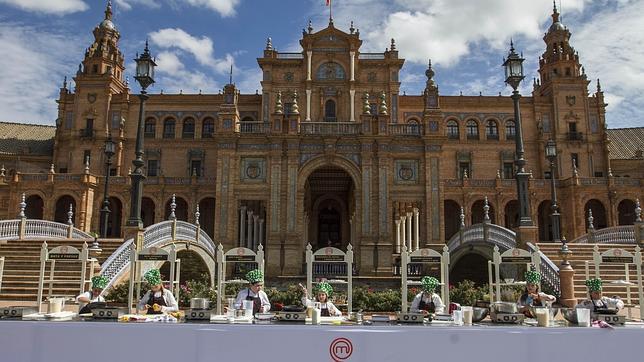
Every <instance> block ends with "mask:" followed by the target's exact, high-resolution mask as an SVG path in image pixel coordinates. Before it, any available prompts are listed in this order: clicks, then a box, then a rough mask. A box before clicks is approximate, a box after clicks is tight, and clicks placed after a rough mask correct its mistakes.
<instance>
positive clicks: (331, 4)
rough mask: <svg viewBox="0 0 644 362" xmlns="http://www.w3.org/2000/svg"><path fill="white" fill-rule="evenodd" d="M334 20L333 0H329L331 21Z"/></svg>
mask: <svg viewBox="0 0 644 362" xmlns="http://www.w3.org/2000/svg"><path fill="white" fill-rule="evenodd" d="M332 22H333V0H329V23H332Z"/></svg>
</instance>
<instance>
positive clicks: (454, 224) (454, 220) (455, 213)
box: [443, 200, 461, 240]
mask: <svg viewBox="0 0 644 362" xmlns="http://www.w3.org/2000/svg"><path fill="white" fill-rule="evenodd" d="M443 210H444V211H443V212H444V215H445V217H444V218H443V224H444V226H445V240H449V239H450V238H451V237H452V236H454V234H456V233H457V232H458V230H459V229H460V227H461V205H459V204H458V203H457V202H456V201H453V200H445V201H444V202H443Z"/></svg>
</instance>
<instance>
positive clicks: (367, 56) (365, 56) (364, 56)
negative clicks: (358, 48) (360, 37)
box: [358, 53, 385, 60]
mask: <svg viewBox="0 0 644 362" xmlns="http://www.w3.org/2000/svg"><path fill="white" fill-rule="evenodd" d="M358 59H360V60H382V59H385V54H384V53H360V54H358Z"/></svg>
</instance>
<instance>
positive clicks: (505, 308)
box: [491, 302, 518, 314]
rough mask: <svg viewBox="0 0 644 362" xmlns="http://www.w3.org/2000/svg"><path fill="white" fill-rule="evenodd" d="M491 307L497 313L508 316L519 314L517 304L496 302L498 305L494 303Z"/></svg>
mask: <svg viewBox="0 0 644 362" xmlns="http://www.w3.org/2000/svg"><path fill="white" fill-rule="evenodd" d="M491 306H492V309H494V311H495V312H496V313H506V314H514V313H518V308H517V304H516V303H512V302H496V303H492V305H491Z"/></svg>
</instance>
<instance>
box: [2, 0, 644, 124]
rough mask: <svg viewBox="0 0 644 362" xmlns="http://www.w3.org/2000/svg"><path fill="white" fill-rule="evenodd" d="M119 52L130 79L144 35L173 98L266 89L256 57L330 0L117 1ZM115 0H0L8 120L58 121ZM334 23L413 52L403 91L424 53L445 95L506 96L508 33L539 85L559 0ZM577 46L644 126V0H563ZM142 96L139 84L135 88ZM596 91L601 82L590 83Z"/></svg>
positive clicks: (415, 86) (452, 4) (624, 110)
mask: <svg viewBox="0 0 644 362" xmlns="http://www.w3.org/2000/svg"><path fill="white" fill-rule="evenodd" d="M113 1H114V4H113V6H114V12H115V15H114V22H115V23H116V26H117V28H118V30H119V31H120V33H121V42H120V47H121V50H122V51H123V52H124V53H125V55H126V59H127V61H128V73H129V74H132V69H133V61H132V59H133V58H134V55H135V53H136V52H140V51H141V50H142V48H143V44H144V42H145V39H146V38H149V39H150V42H151V49H152V52H153V54H154V55H156V56H157V58H158V63H159V68H158V76H157V81H158V83H157V84H156V85H155V87H154V88H153V89H152V91H153V92H159V91H161V90H162V89H163V91H164V92H165V93H178V92H179V91H183V92H184V93H197V92H198V91H199V90H202V91H203V92H207V93H216V92H218V91H219V89H221V87H222V86H223V84H225V83H226V82H227V80H228V70H229V68H230V64H233V65H234V68H235V71H234V73H235V75H234V77H235V83H236V84H237V85H238V86H239V87H240V88H241V89H242V91H243V92H245V93H254V92H255V90H256V89H259V88H260V85H259V79H260V72H259V68H258V66H257V61H256V58H257V57H258V56H260V55H261V53H262V50H263V49H264V47H265V44H266V38H267V37H269V36H270V37H271V38H272V39H273V45H274V46H275V47H276V48H277V49H278V50H280V51H299V50H300V49H299V44H298V41H299V39H300V37H301V31H302V28H304V27H306V24H307V22H308V20H309V19H311V20H312V21H313V26H314V28H315V29H316V30H319V29H321V28H322V27H324V26H326V24H327V22H328V10H327V8H326V7H325V5H324V0H279V1H266V0H113ZM106 2H107V0H55V1H54V0H0V49H3V53H4V54H5V55H4V56H2V57H0V120H3V121H14V122H28V123H44V124H54V119H55V118H56V103H55V99H56V97H57V93H58V88H59V87H60V85H61V83H62V79H63V77H64V76H65V75H67V76H69V77H71V76H72V75H73V74H74V73H75V71H76V69H77V67H78V63H79V62H80V61H81V60H82V56H83V53H84V49H85V48H86V47H88V46H89V45H90V44H91V43H92V40H93V36H92V33H91V31H92V29H93V28H94V27H95V26H96V25H97V24H98V23H99V22H100V21H101V20H102V19H103V16H104V15H103V11H104V10H105V5H106ZM333 3H334V5H333V6H334V20H335V25H336V27H339V28H341V29H344V30H346V29H348V28H349V22H350V21H351V20H353V21H354V23H355V27H356V28H359V29H360V32H361V37H362V39H363V40H364V45H363V49H362V50H363V51H383V50H384V49H385V48H386V47H388V46H389V43H390V39H391V38H392V37H393V38H396V42H397V47H398V50H399V52H400V55H401V56H402V57H404V58H406V59H407V62H406V64H405V67H404V71H403V75H402V79H401V80H402V82H403V84H402V90H403V91H405V92H406V93H407V94H419V93H420V92H421V90H422V88H423V87H424V81H425V78H424V70H425V68H426V63H427V59H428V58H432V60H433V62H434V65H435V69H436V73H437V75H436V80H437V82H438V84H439V87H440V90H441V94H443V95H458V94H459V93H460V92H461V91H462V92H463V94H465V95H469V94H476V95H478V94H479V92H482V93H483V94H484V95H496V94H498V93H499V92H502V93H503V94H509V89H508V88H507V87H505V85H504V84H503V80H502V76H503V70H502V69H501V67H500V63H501V61H502V58H503V56H505V55H506V53H507V50H508V49H507V48H508V43H509V39H510V37H513V38H514V39H515V45H516V47H517V48H518V49H519V50H521V51H523V52H524V55H525V57H526V59H527V61H526V75H527V79H526V82H525V83H524V86H523V94H525V95H528V94H529V93H530V91H531V84H532V81H531V79H532V77H534V76H536V67H537V61H538V56H539V55H540V54H541V53H542V52H543V49H544V47H545V45H544V43H543V40H542V39H541V38H542V36H543V32H544V31H545V30H546V29H547V27H548V26H549V24H550V22H551V19H550V14H551V12H552V2H551V0H477V1H473V0H334V2H333ZM557 4H558V6H560V11H561V13H562V15H563V23H564V24H565V25H566V26H568V27H569V28H570V29H571V31H572V33H573V37H572V40H571V42H572V45H573V46H574V47H575V48H576V49H577V50H578V51H579V53H580V56H581V62H582V64H583V65H584V66H585V68H586V73H587V74H588V75H589V78H590V79H596V78H601V82H602V88H603V90H604V92H605V95H606V99H607V102H608V103H609V109H608V115H607V119H608V125H609V127H610V128H617V127H640V126H644V117H643V116H642V111H641V109H644V62H642V59H644V45H643V44H644V15H643V14H644V0H561V1H560V0H557ZM132 88H133V90H134V91H138V86H136V85H135V84H132ZM594 89H595V85H594V82H593V84H591V86H590V88H589V90H590V91H591V92H593V91H594Z"/></svg>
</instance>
